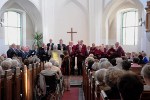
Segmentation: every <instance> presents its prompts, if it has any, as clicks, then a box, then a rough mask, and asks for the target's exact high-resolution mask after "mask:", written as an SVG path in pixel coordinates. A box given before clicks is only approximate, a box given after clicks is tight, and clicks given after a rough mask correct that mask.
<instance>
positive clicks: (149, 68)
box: [141, 64, 150, 86]
mask: <svg viewBox="0 0 150 100" xmlns="http://www.w3.org/2000/svg"><path fill="white" fill-rule="evenodd" d="M141 75H142V76H143V78H144V81H145V83H146V84H147V85H149V86H150V64H146V65H145V66H144V67H143V68H142V70H141Z"/></svg>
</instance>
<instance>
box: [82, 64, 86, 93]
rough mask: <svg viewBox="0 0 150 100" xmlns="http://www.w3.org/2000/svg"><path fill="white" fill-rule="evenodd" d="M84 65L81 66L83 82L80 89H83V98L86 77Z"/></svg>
mask: <svg viewBox="0 0 150 100" xmlns="http://www.w3.org/2000/svg"><path fill="white" fill-rule="evenodd" d="M85 67H86V66H85V65H83V66H82V76H83V78H82V79H83V82H82V87H83V92H84V96H85V82H86V80H85V77H86V69H85Z"/></svg>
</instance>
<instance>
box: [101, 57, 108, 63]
mask: <svg viewBox="0 0 150 100" xmlns="http://www.w3.org/2000/svg"><path fill="white" fill-rule="evenodd" d="M103 61H108V59H107V58H101V59H100V60H99V63H102V62H103Z"/></svg>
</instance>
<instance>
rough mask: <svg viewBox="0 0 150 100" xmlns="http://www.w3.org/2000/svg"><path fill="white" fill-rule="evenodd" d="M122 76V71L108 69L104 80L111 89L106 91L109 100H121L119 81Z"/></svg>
mask: <svg viewBox="0 0 150 100" xmlns="http://www.w3.org/2000/svg"><path fill="white" fill-rule="evenodd" d="M122 75H123V71H122V70H120V69H118V68H114V67H112V68H108V70H107V72H106V75H105V78H104V80H105V83H106V84H107V85H108V86H109V87H110V88H111V89H110V90H107V91H105V92H106V94H107V96H108V99H114V100H116V99H120V94H119V91H118V88H117V80H118V78H119V77H120V76H122Z"/></svg>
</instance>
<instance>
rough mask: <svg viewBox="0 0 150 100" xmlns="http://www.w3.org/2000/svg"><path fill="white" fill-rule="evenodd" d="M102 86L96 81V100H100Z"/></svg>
mask: <svg viewBox="0 0 150 100" xmlns="http://www.w3.org/2000/svg"><path fill="white" fill-rule="evenodd" d="M100 93H101V90H100V85H99V83H98V81H95V92H94V96H95V100H100Z"/></svg>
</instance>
